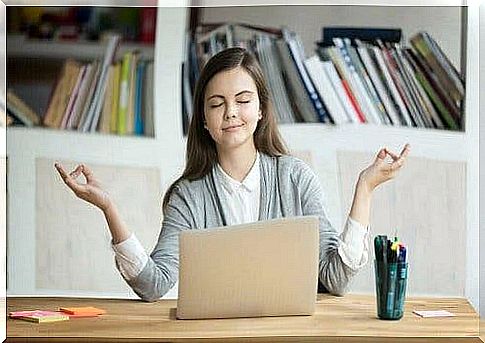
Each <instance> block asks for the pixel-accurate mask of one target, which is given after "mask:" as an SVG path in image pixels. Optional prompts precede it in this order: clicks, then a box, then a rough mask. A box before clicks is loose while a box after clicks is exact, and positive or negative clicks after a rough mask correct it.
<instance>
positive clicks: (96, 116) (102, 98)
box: [42, 35, 153, 136]
mask: <svg viewBox="0 0 485 343" xmlns="http://www.w3.org/2000/svg"><path fill="white" fill-rule="evenodd" d="M119 40H120V38H119V36H117V35H114V36H112V37H111V38H110V39H109V42H108V45H107V48H106V53H105V56H104V59H103V61H99V60H94V61H92V62H91V63H87V64H83V63H80V62H78V61H75V60H72V59H68V60H66V61H65V62H64V65H63V67H62V71H61V73H60V75H59V77H58V79H57V82H56V85H55V86H54V88H53V91H52V93H51V96H50V100H49V104H48V107H47V111H46V113H45V115H44V118H43V122H42V123H43V124H44V125H45V126H48V127H51V128H58V129H64V130H78V131H81V132H101V133H112V134H119V135H146V136H153V61H149V60H144V59H142V58H141V57H140V55H139V53H138V52H137V51H131V52H127V53H125V55H124V56H123V58H122V60H121V61H114V56H115V54H116V49H117V47H118V44H119Z"/></svg>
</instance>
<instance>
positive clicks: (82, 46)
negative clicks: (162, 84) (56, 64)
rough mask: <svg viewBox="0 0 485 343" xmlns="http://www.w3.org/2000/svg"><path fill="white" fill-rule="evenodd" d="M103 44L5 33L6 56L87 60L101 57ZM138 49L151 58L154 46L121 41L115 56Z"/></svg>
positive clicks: (103, 50)
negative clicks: (52, 39) (42, 38)
mask: <svg viewBox="0 0 485 343" xmlns="http://www.w3.org/2000/svg"><path fill="white" fill-rule="evenodd" d="M105 50H106V48H105V46H104V45H103V44H101V43H98V42H90V41H49V40H36V39H28V38H26V37H25V36H20V35H7V56H8V57H32V58H34V57H35V58H53V59H65V58H74V59H81V60H89V59H95V58H102V57H103V56H104V53H105ZM132 50H138V51H140V53H141V56H143V57H145V58H148V59H153V52H154V47H153V45H148V44H136V43H127V44H125V43H122V44H120V46H119V48H118V51H117V57H118V58H119V57H120V56H122V55H123V53H125V52H126V51H132Z"/></svg>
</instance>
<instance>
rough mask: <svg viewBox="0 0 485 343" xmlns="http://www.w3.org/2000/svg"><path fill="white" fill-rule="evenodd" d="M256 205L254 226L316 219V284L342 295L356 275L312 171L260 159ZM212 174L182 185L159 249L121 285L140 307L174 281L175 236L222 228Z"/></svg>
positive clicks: (285, 160) (291, 160) (294, 162)
mask: <svg viewBox="0 0 485 343" xmlns="http://www.w3.org/2000/svg"><path fill="white" fill-rule="evenodd" d="M260 156H261V160H260V175H261V176H260V178H261V180H260V182H261V200H260V209H259V220H268V219H274V218H281V217H292V216H302V215H317V216H318V217H319V218H320V262H319V278H320V282H321V283H322V284H323V285H324V286H325V288H326V289H327V290H328V291H329V292H330V293H333V294H337V295H341V294H343V293H345V291H346V289H347V286H348V283H349V280H350V279H351V278H352V276H353V275H354V274H355V273H356V271H354V270H353V269H351V268H349V267H348V266H347V265H346V264H344V263H343V262H342V260H341V258H340V255H339V254H338V251H337V249H338V247H339V244H340V242H341V240H340V238H339V235H338V233H337V231H336V230H335V229H334V228H333V226H332V225H331V224H330V222H329V220H328V217H327V214H326V213H325V208H324V206H323V193H322V190H321V188H320V184H319V181H318V179H317V177H316V175H315V174H314V173H313V171H312V170H311V169H310V167H308V166H307V165H306V164H305V163H304V162H303V161H301V160H299V159H297V158H295V157H292V156H282V157H271V156H268V155H265V154H261V155H260ZM219 177H220V176H218V173H217V172H216V171H215V168H214V169H213V170H212V172H211V173H209V174H208V175H206V176H205V177H203V178H202V179H200V180H196V181H192V182H191V181H187V180H183V181H181V182H179V183H178V185H177V186H176V187H175V188H174V191H173V193H172V195H171V197H170V200H169V203H168V206H167V208H166V211H165V215H164V218H163V222H162V228H161V232H160V236H159V238H158V243H157V245H156V246H155V248H154V249H153V252H152V253H151V255H150V258H149V259H148V263H147V264H146V265H145V267H144V268H143V270H142V271H141V272H140V273H139V274H138V276H137V277H135V278H134V279H130V280H127V279H126V282H127V283H128V284H129V285H130V287H131V288H132V289H133V290H134V292H135V293H136V294H137V295H138V296H140V298H142V299H143V300H145V301H156V300H158V299H159V298H160V297H162V296H163V295H164V294H165V293H167V292H168V291H169V290H170V289H171V288H172V287H173V286H174V285H175V283H176V282H177V280H178V253H179V250H178V234H179V232H180V231H182V230H200V229H205V228H211V227H219V226H225V225H227V220H226V213H227V209H226V205H225V204H226V200H225V199H224V198H223V197H224V192H223V191H222V188H221V187H222V185H221V183H220V180H219V179H218V178H219Z"/></svg>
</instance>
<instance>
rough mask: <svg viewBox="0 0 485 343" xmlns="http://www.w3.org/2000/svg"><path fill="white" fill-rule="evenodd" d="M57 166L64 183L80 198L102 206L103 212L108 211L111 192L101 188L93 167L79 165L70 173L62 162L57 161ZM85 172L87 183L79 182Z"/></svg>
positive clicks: (99, 206)
mask: <svg viewBox="0 0 485 343" xmlns="http://www.w3.org/2000/svg"><path fill="white" fill-rule="evenodd" d="M54 166H55V168H56V169H57V171H58V172H59V175H61V177H62V180H63V181H64V183H65V184H66V185H67V186H68V187H69V188H70V189H71V190H72V191H73V192H74V194H76V196H77V197H78V198H81V199H83V200H85V201H87V202H89V203H91V204H93V205H94V206H96V207H98V208H100V209H101V210H102V211H103V212H104V211H106V210H107V209H108V208H109V207H110V205H111V200H110V197H109V194H108V193H107V192H106V191H105V190H104V189H102V188H101V185H100V183H99V181H98V180H96V178H95V177H94V175H93V172H92V171H91V169H89V168H88V167H87V166H86V165H85V164H80V165H78V166H77V167H76V168H75V169H74V170H73V171H72V172H70V173H69V174H68V173H67V172H66V170H65V169H64V168H63V167H62V165H61V164H59V163H55V164H54ZM81 174H83V175H84V177H85V178H86V183H81V182H78V180H77V179H78V177H79V176H80V175H81Z"/></svg>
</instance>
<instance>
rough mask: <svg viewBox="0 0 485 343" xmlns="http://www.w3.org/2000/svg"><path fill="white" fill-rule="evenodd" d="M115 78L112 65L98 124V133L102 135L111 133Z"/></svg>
mask: <svg viewBox="0 0 485 343" xmlns="http://www.w3.org/2000/svg"><path fill="white" fill-rule="evenodd" d="M113 78H114V65H110V66H109V69H108V78H107V86H106V92H105V95H104V99H103V107H102V109H101V116H100V119H99V123H98V131H99V132H102V133H109V132H110V122H111V106H112V103H113V102H112V98H113Z"/></svg>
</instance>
